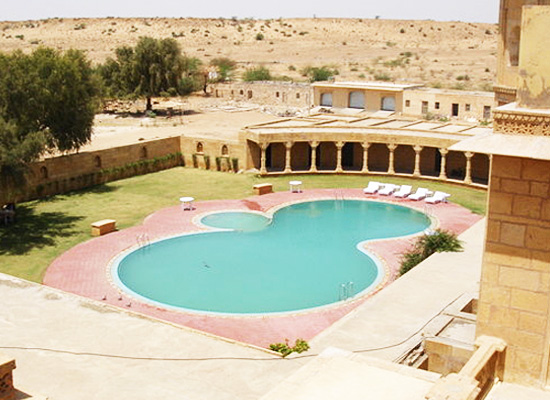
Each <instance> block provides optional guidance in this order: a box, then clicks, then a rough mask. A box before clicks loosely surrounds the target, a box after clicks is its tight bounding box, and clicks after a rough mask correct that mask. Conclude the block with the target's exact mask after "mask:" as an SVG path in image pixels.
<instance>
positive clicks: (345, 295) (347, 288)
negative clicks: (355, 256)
mask: <svg viewBox="0 0 550 400" xmlns="http://www.w3.org/2000/svg"><path fill="white" fill-rule="evenodd" d="M353 295H354V287H353V282H351V281H350V282H348V283H342V284H341V285H340V300H347V299H350V298H352V297H353Z"/></svg>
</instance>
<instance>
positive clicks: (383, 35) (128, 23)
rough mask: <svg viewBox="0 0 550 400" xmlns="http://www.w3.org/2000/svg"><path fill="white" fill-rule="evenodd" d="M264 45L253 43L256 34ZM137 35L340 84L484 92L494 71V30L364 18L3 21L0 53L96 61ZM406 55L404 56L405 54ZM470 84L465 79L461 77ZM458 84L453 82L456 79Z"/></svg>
mask: <svg viewBox="0 0 550 400" xmlns="http://www.w3.org/2000/svg"><path fill="white" fill-rule="evenodd" d="M258 34H261V35H263V40H257V39H256V38H257V35H258ZM141 36H153V37H157V38H166V37H174V38H176V40H177V41H178V42H179V43H180V44H181V46H182V49H183V50H184V51H185V53H186V54H187V55H189V56H193V57H198V58H199V59H201V60H202V61H203V63H205V64H208V63H209V62H210V60H212V59H213V58H216V57H229V58H231V59H233V60H235V61H237V62H238V66H239V68H238V71H237V77H238V75H240V73H241V72H242V71H244V70H245V69H246V68H249V67H251V66H255V65H260V64H261V65H264V66H267V67H268V68H269V69H270V70H271V71H272V73H274V74H276V75H286V76H288V77H290V78H292V79H294V80H297V81H299V80H304V79H305V78H304V77H302V75H301V74H300V71H301V70H302V69H303V68H304V67H306V66H308V65H311V66H321V65H331V66H333V67H335V68H337V69H338V71H339V73H340V74H339V76H337V79H338V80H373V79H375V77H376V76H380V75H383V74H386V75H388V76H389V77H390V78H391V79H392V80H398V81H408V82H425V83H427V84H432V85H435V86H440V85H441V86H444V87H454V86H457V85H458V86H460V85H463V86H464V87H465V88H466V89H488V87H489V85H490V84H491V82H492V81H493V80H494V76H495V69H496V47H497V25H496V24H486V23H465V22H437V21H402V20H369V19H329V18H326V19H284V20H283V19H278V20H231V19H192V18H180V19H166V18H148V19H144V18H131V19H119V18H105V19H48V20H41V21H26V22H0V49H2V50H3V51H12V50H16V49H21V50H23V51H26V52H29V51H31V50H32V49H35V48H37V47H38V46H41V45H42V46H49V47H53V48H57V49H60V50H65V49H68V48H79V49H82V50H85V51H86V53H87V54H88V56H89V58H90V59H91V60H92V61H93V62H94V63H101V62H103V61H104V60H105V59H106V58H107V57H112V56H113V51H114V50H115V49H116V48H117V47H119V46H123V45H134V44H135V43H136V42H137V40H138V39H139V37H141ZM407 52H408V53H410V54H409V57H405V58H403V56H404V54H405V53H407ZM466 76H467V77H468V80H465V79H464V78H465V77H466ZM459 77H462V79H460V80H457V78H459Z"/></svg>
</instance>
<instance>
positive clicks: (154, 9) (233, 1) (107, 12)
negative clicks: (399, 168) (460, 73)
mask: <svg viewBox="0 0 550 400" xmlns="http://www.w3.org/2000/svg"><path fill="white" fill-rule="evenodd" d="M0 2H1V3H4V2H6V3H9V4H5V6H4V7H2V11H1V12H0V20H3V21H16V20H28V19H45V18H52V17H65V18H69V17H109V16H112V17H199V18H205V17H212V18H218V17H224V18H231V17H233V16H236V17H239V18H245V17H252V18H261V19H266V18H279V17H283V18H291V17H313V16H314V15H315V16H317V17H349V18H374V17H375V16H377V15H378V16H380V18H383V19H433V20H438V21H469V22H493V23H496V22H497V20H498V10H499V1H498V0H378V1H373V0H210V1H208V0H147V1H144V0H132V1H130V0H19V1H17V0H16V1H10V0H0Z"/></svg>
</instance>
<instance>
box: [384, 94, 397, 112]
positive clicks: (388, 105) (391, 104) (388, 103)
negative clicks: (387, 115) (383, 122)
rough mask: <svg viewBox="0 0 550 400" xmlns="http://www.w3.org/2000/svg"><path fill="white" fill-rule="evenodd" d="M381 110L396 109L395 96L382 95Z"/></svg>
mask: <svg viewBox="0 0 550 400" xmlns="http://www.w3.org/2000/svg"><path fill="white" fill-rule="evenodd" d="M381 110H383V111H395V97H393V96H386V97H382V104H381Z"/></svg>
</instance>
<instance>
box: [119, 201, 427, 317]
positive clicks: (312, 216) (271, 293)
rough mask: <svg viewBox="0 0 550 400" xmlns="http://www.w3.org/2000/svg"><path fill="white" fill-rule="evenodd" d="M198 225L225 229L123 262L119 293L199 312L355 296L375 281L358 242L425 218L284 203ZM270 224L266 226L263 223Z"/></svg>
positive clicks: (422, 225)
mask: <svg viewBox="0 0 550 400" xmlns="http://www.w3.org/2000/svg"><path fill="white" fill-rule="evenodd" d="M201 222H202V223H203V224H208V225H211V226H215V227H217V228H225V229H231V228H233V229H235V230H234V231H214V232H209V233H201V234H193V235H185V236H179V237H175V238H171V239H166V240H162V241H159V242H155V243H152V244H151V245H149V246H146V247H142V248H140V249H137V250H135V251H133V252H131V253H129V254H127V255H126V256H124V257H123V258H122V259H121V260H120V261H119V262H118V263H117V264H116V265H115V267H114V269H113V271H114V277H115V280H116V281H117V282H118V283H119V284H121V285H122V287H123V288H125V289H126V290H129V291H131V292H133V293H134V294H136V295H138V296H140V297H142V298H145V299H146V300H149V301H153V302H155V303H161V304H163V305H166V306H169V307H177V308H183V309H187V310H196V311H202V312H214V313H230V314H258V313H278V312H289V311H295V310H303V309H309V308H313V307H319V306H323V305H327V304H331V303H335V302H338V301H341V300H345V299H347V298H350V297H354V296H356V295H358V294H362V293H363V292H365V291H366V290H369V289H370V288H372V287H373V286H375V285H376V284H377V283H378V281H379V279H381V269H380V267H379V265H377V263H376V262H375V261H374V260H373V259H372V258H371V257H369V256H368V255H366V254H365V253H363V252H362V251H361V250H360V249H359V247H358V244H359V243H361V242H363V241H365V240H371V239H380V238H391V237H398V236H404V235H409V234H413V233H417V232H421V231H422V230H424V229H426V228H427V227H428V226H429V225H430V220H429V218H428V217H426V215H424V214H423V213H420V212H418V211H415V210H412V209H410V208H407V207H402V206H398V205H392V204H386V203H377V202H371V201H360V200H323V201H310V202H305V203H298V204H293V205H290V206H287V207H284V208H281V209H280V210H278V211H277V212H276V213H275V214H274V215H273V218H272V220H270V219H269V218H266V217H264V216H263V215H260V214H255V213H239V212H228V213H217V214H211V215H209V216H206V217H204V218H203V219H202V220H201ZM270 222H271V223H270Z"/></svg>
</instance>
